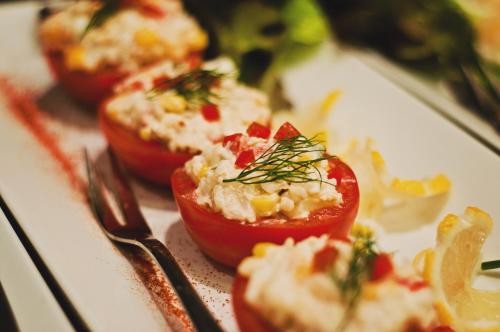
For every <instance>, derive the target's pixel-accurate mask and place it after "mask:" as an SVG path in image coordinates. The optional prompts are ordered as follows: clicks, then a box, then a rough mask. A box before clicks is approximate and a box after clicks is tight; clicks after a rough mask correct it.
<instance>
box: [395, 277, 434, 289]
mask: <svg viewBox="0 0 500 332" xmlns="http://www.w3.org/2000/svg"><path fill="white" fill-rule="evenodd" d="M397 282H398V283H399V284H400V285H403V286H405V287H407V288H408V289H409V290H411V291H412V292H417V291H419V290H421V289H423V288H425V287H427V286H429V285H428V284H427V282H425V280H411V279H408V278H398V279H397Z"/></svg>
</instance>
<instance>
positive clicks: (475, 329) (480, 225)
mask: <svg viewBox="0 0 500 332" xmlns="http://www.w3.org/2000/svg"><path fill="white" fill-rule="evenodd" d="M492 225H493V222H492V220H491V218H490V216H489V215H488V214H487V213H485V212H484V211H482V210H480V209H478V208H475V207H468V208H467V209H466V210H465V214H464V215H463V216H461V217H458V216H456V215H453V214H450V215H448V216H446V217H445V218H444V219H443V221H441V223H440V224H439V226H438V229H437V241H436V247H435V248H434V249H427V250H426V251H424V253H423V255H420V257H422V256H424V267H423V276H424V278H425V279H426V281H427V282H428V283H429V284H430V285H431V286H432V288H433V290H434V292H435V295H436V304H435V306H436V311H437V314H438V317H439V319H440V321H441V323H442V324H444V325H448V326H451V327H452V328H453V329H455V330H456V331H457V332H460V331H466V332H486V331H488V332H491V331H500V290H499V291H486V290H479V289H475V288H473V287H472V280H473V276H474V274H475V272H476V268H477V266H478V264H479V261H480V257H481V248H482V245H483V243H484V241H485V240H486V238H487V237H488V235H489V234H490V233H491V229H492ZM417 257H419V256H417Z"/></svg>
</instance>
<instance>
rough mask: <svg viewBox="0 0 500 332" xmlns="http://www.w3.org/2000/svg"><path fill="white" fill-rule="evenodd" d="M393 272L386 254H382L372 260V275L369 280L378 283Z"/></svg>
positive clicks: (390, 261) (389, 258)
mask: <svg viewBox="0 0 500 332" xmlns="http://www.w3.org/2000/svg"><path fill="white" fill-rule="evenodd" d="M392 271H393V267H392V260H391V257H390V256H389V255H388V254H385V253H382V254H379V255H377V256H376V257H375V259H374V260H373V266H372V273H371V278H370V280H372V281H378V280H381V279H384V278H385V277H387V276H388V275H389V274H391V273H392Z"/></svg>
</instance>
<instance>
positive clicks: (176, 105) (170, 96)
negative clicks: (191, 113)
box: [158, 92, 187, 113]
mask: <svg viewBox="0 0 500 332" xmlns="http://www.w3.org/2000/svg"><path fill="white" fill-rule="evenodd" d="M158 101H159V102H160V105H161V107H162V108H163V109H164V110H165V111H166V112H170V113H182V112H184V111H185V110H186V108H187V102H186V99H185V98H184V97H182V96H179V95H177V94H174V93H171V92H166V93H164V94H162V95H160V96H159V97H158Z"/></svg>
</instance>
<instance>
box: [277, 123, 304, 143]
mask: <svg viewBox="0 0 500 332" xmlns="http://www.w3.org/2000/svg"><path fill="white" fill-rule="evenodd" d="M299 135H300V132H299V131H298V130H297V128H295V127H294V126H293V125H292V124H291V123H290V122H285V123H283V124H282V125H281V127H280V128H279V129H278V131H277V132H276V134H274V139H275V140H277V141H281V140H285V139H290V138H294V137H297V136H299Z"/></svg>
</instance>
